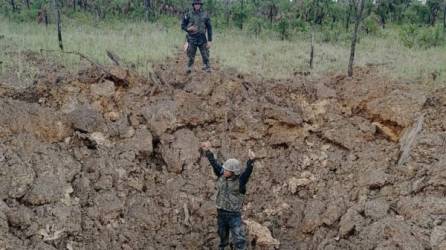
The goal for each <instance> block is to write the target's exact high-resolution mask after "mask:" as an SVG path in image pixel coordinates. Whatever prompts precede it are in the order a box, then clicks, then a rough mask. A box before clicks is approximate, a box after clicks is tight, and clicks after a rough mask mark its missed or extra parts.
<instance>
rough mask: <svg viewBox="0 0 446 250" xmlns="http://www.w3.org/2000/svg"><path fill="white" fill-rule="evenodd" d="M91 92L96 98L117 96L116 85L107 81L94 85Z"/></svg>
mask: <svg viewBox="0 0 446 250" xmlns="http://www.w3.org/2000/svg"><path fill="white" fill-rule="evenodd" d="M90 91H91V94H92V95H94V96H103V97H112V96H113V95H114V94H115V84H114V83H113V82H112V81H108V80H105V81H104V82H102V83H98V84H92V85H91V87H90Z"/></svg>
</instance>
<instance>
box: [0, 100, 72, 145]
mask: <svg viewBox="0 0 446 250" xmlns="http://www.w3.org/2000/svg"><path fill="white" fill-rule="evenodd" d="M0 105H1V107H2V108H1V109H0V137H1V138H5V137H8V136H13V135H15V134H20V133H30V134H33V135H34V136H37V137H39V138H40V139H42V140H45V141H47V142H48V143H52V142H57V141H61V140H63V139H65V137H67V136H69V135H70V134H71V133H72V130H71V126H70V123H69V122H68V121H67V119H66V118H65V116H63V115H61V114H59V113H58V112H56V111H55V110H54V109H50V108H42V107H40V106H39V105H38V104H35V103H31V104H30V103H26V102H23V101H17V100H11V99H1V100H0Z"/></svg>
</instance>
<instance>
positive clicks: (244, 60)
mask: <svg viewBox="0 0 446 250" xmlns="http://www.w3.org/2000/svg"><path fill="white" fill-rule="evenodd" d="M176 22H177V21H176V20H164V21H163V22H159V23H157V24H147V23H142V22H118V21H112V22H108V23H97V24H94V21H91V23H92V24H86V23H88V20H83V21H82V22H79V21H74V20H69V19H64V22H63V40H64V47H65V50H66V51H79V52H81V53H83V54H85V55H87V56H88V57H90V58H92V59H94V60H95V61H97V62H99V63H102V64H108V63H110V60H109V59H108V58H107V57H106V53H105V50H111V51H113V52H114V53H116V54H117V55H119V56H120V57H121V58H122V60H123V61H124V62H126V63H127V64H129V65H130V64H133V65H135V68H136V69H137V70H138V71H139V72H141V73H148V72H150V71H151V68H152V65H153V64H154V63H158V62H162V61H163V60H165V58H166V57H169V56H173V55H175V53H177V52H178V51H179V48H181V47H182V43H183V42H184V33H182V32H181V31H180V29H179V27H178V26H179V24H178V25H177V26H174V25H173V24H175V23H176ZM166 27H170V28H166ZM0 32H1V33H0V36H2V35H3V36H4V38H2V39H0V61H3V64H1V66H0V78H1V75H5V74H7V73H11V72H13V73H14V74H16V78H18V79H24V80H26V79H32V78H33V75H35V74H37V73H38V69H37V68H36V67H34V66H31V65H30V64H29V63H28V62H27V61H26V57H24V56H21V55H23V53H25V52H27V51H35V52H38V51H40V49H49V50H57V49H58V48H57V39H56V31H55V27H54V25H52V26H49V27H48V28H45V26H43V25H38V24H34V23H20V24H18V23H13V22H10V21H8V20H6V19H4V18H3V19H2V18H0ZM322 32H323V31H322ZM214 37H215V39H214V44H213V47H212V49H211V58H212V59H216V58H217V59H218V60H219V62H220V65H221V66H222V67H223V68H224V67H231V68H236V69H238V70H239V71H241V72H243V73H253V74H258V75H262V76H264V77H268V78H287V77H290V76H292V75H293V74H295V73H298V72H304V71H310V69H309V66H308V61H309V50H310V42H309V41H310V39H309V34H308V33H299V34H294V35H293V37H292V40H291V41H281V40H279V39H278V36H277V34H274V33H271V32H268V33H263V34H262V35H260V36H259V37H257V38H256V37H254V36H252V35H247V34H246V33H243V32H240V31H239V30H236V29H225V31H223V32H219V30H215V31H214ZM316 37H318V39H316V43H315V59H314V68H313V69H312V70H311V72H312V75H314V76H316V77H318V76H321V75H324V74H327V72H346V68H347V64H348V56H349V53H350V51H349V42H348V40H346V39H345V37H348V36H346V35H343V37H344V39H343V40H341V41H340V42H321V41H322V39H320V37H322V33H321V32H319V33H318V34H316ZM47 56H48V60H50V61H54V62H56V63H59V64H62V65H65V66H66V68H68V69H70V70H73V71H76V70H78V69H79V67H80V65H81V63H80V60H79V57H77V56H75V55H65V54H59V53H48V54H47ZM199 58H200V57H197V59H199ZM355 61H356V65H357V66H364V65H367V64H375V65H381V66H379V70H380V72H381V73H382V74H383V75H385V76H387V77H390V78H394V79H399V80H402V81H409V82H412V81H422V82H429V81H432V75H433V74H435V75H436V76H437V79H436V81H435V82H436V83H442V84H444V83H446V46H442V47H436V48H431V49H421V48H412V49H409V48H406V47H404V46H403V45H402V43H401V42H400V40H399V38H398V32H397V31H395V27H393V28H389V29H387V30H385V31H381V32H380V34H379V35H375V36H365V37H362V38H361V40H360V43H359V44H358V46H357V57H356V60H355Z"/></svg>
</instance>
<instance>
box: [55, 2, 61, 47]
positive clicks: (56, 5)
mask: <svg viewBox="0 0 446 250" xmlns="http://www.w3.org/2000/svg"><path fill="white" fill-rule="evenodd" d="M53 4H54V11H55V13H56V26H57V40H58V41H59V48H60V49H61V50H63V44H62V26H61V24H60V10H59V5H58V4H57V0H53Z"/></svg>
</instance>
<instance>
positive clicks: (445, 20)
mask: <svg viewBox="0 0 446 250" xmlns="http://www.w3.org/2000/svg"><path fill="white" fill-rule="evenodd" d="M443 30H445V31H446V3H445V5H444V9H443Z"/></svg>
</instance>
